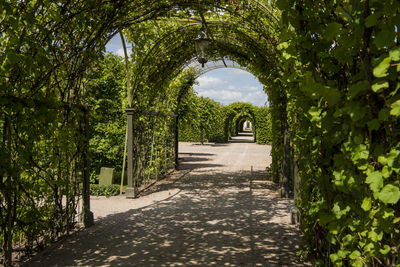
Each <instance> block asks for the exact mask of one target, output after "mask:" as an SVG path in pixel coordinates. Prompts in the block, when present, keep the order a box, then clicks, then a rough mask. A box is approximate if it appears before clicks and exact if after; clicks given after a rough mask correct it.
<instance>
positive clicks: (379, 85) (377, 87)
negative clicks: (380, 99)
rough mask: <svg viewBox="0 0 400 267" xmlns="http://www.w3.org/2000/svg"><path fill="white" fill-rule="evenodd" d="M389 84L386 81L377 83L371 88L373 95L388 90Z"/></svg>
mask: <svg viewBox="0 0 400 267" xmlns="http://www.w3.org/2000/svg"><path fill="white" fill-rule="evenodd" d="M388 87H389V83H388V82H386V81H379V82H377V83H375V84H373V85H372V86H371V89H372V91H374V92H375V93H379V92H381V91H382V90H383V89H385V88H388Z"/></svg>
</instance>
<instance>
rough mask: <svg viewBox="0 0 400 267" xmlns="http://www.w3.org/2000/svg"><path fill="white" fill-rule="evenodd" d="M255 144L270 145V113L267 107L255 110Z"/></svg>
mask: <svg viewBox="0 0 400 267" xmlns="http://www.w3.org/2000/svg"><path fill="white" fill-rule="evenodd" d="M255 119H256V124H255V125H256V131H257V140H256V141H257V144H266V145H271V144H272V127H271V112H270V108H268V107H259V108H256V112H255Z"/></svg>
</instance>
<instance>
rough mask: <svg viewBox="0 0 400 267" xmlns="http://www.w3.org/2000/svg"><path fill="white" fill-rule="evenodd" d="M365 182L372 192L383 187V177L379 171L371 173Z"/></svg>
mask: <svg viewBox="0 0 400 267" xmlns="http://www.w3.org/2000/svg"><path fill="white" fill-rule="evenodd" d="M365 182H366V183H367V184H369V187H370V188H371V190H372V192H377V191H378V190H379V189H381V188H382V186H383V177H382V174H381V172H379V171H374V172H371V173H370V174H369V175H368V176H367V179H366V180H365Z"/></svg>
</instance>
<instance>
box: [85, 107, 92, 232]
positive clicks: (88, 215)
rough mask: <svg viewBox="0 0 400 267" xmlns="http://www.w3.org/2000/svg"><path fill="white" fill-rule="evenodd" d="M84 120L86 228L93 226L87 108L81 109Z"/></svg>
mask: <svg viewBox="0 0 400 267" xmlns="http://www.w3.org/2000/svg"><path fill="white" fill-rule="evenodd" d="M82 111H83V119H84V130H83V131H84V135H85V141H84V144H83V155H82V157H83V199H82V201H83V203H82V213H83V225H84V226H85V227H86V228H88V227H90V226H92V225H93V224H94V219H93V212H91V211H90V169H89V168H90V162H89V139H90V134H89V110H88V108H87V107H83V108H82Z"/></svg>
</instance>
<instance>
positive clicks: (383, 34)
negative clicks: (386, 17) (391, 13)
mask: <svg viewBox="0 0 400 267" xmlns="http://www.w3.org/2000/svg"><path fill="white" fill-rule="evenodd" d="M394 39H395V33H394V30H393V32H392V31H391V30H389V29H384V30H382V31H380V32H379V33H378V34H377V35H376V37H375V40H374V43H375V45H376V47H378V48H384V47H388V46H390V45H392V44H393V43H394Z"/></svg>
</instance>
